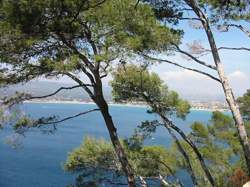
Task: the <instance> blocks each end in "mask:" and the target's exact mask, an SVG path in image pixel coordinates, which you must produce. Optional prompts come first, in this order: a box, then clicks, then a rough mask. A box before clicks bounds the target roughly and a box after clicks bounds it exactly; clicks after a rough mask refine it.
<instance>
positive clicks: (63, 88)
mask: <svg viewBox="0 0 250 187" xmlns="http://www.w3.org/2000/svg"><path fill="white" fill-rule="evenodd" d="M84 85H85V86H92V85H91V84H84ZM79 87H82V85H76V86H71V87H60V88H59V89H58V90H56V91H55V92H53V93H51V94H48V95H43V96H31V97H29V98H27V100H31V99H43V98H46V97H51V96H53V95H56V94H57V93H58V92H60V91H61V90H72V89H74V88H79Z"/></svg>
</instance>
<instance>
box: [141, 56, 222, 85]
mask: <svg viewBox="0 0 250 187" xmlns="http://www.w3.org/2000/svg"><path fill="white" fill-rule="evenodd" d="M143 56H144V57H146V58H148V59H150V60H153V61H159V62H166V63H168V64H172V65H175V66H177V67H180V68H183V69H186V70H190V71H194V72H196V73H199V74H202V75H205V76H207V77H209V78H211V79H213V80H215V81H217V82H219V83H221V81H220V79H218V78H217V77H214V76H213V75H211V74H209V73H206V72H204V71H201V70H198V69H194V68H188V67H185V66H182V65H180V64H178V63H176V62H172V61H170V60H165V59H157V58H154V57H150V56H148V55H145V54H143Z"/></svg>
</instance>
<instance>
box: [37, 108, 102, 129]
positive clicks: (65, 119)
mask: <svg viewBox="0 0 250 187" xmlns="http://www.w3.org/2000/svg"><path fill="white" fill-rule="evenodd" d="M99 110H100V109H98V108H96V109H92V110H87V111H84V112H81V113H78V114H76V115H73V116H69V117H66V118H63V119H61V120H58V121H52V122H39V120H38V122H37V125H38V126H37V127H41V126H42V125H49V124H57V123H61V122H64V121H67V120H70V119H73V118H76V117H79V116H82V115H85V114H88V113H90V112H95V111H99Z"/></svg>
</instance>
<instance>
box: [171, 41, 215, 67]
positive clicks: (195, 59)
mask: <svg viewBox="0 0 250 187" xmlns="http://www.w3.org/2000/svg"><path fill="white" fill-rule="evenodd" d="M173 45H174V46H175V47H176V49H177V51H178V52H180V53H182V54H184V55H186V56H188V57H190V58H191V59H192V60H194V61H195V62H197V63H199V64H201V65H203V66H206V67H207V68H210V69H213V70H216V66H213V65H210V64H207V63H206V62H204V61H201V60H199V59H198V58H196V57H195V56H193V55H191V54H190V53H188V52H186V51H183V50H182V49H181V48H180V47H179V46H178V45H176V44H174V43H173Z"/></svg>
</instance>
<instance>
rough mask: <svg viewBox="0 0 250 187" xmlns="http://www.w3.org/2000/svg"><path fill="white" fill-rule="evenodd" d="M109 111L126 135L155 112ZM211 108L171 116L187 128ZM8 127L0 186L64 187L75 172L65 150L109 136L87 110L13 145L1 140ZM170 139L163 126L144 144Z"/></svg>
mask: <svg viewBox="0 0 250 187" xmlns="http://www.w3.org/2000/svg"><path fill="white" fill-rule="evenodd" d="M91 108H95V106H94V105H91V104H84V105H79V104H30V103H29V104H25V105H24V106H23V109H24V111H25V112H26V113H27V114H29V115H30V116H32V117H37V118H38V117H42V116H50V115H54V114H55V115H58V116H60V117H62V118H63V117H67V116H70V115H74V114H76V113H79V112H82V111H85V110H88V109H91ZM110 109H111V114H112V117H113V119H114V121H115V124H116V126H117V129H118V133H119V135H120V137H128V136H129V135H131V134H132V133H133V130H134V128H135V127H136V126H137V125H139V124H140V122H141V121H142V120H152V119H155V118H156V116H154V115H152V114H147V113H146V108H139V107H128V106H111V107H110ZM210 116H211V112H207V111H192V112H191V113H190V114H189V115H188V117H187V119H186V121H181V120H177V119H173V120H174V121H175V122H176V123H177V124H178V126H179V127H181V128H182V129H183V130H184V131H186V132H188V131H189V124H191V123H192V122H193V121H203V122H207V121H208V120H209V118H210ZM10 134H11V130H8V129H5V130H3V131H0V187H64V186H66V185H67V184H70V183H73V182H74V178H75V177H74V176H73V175H71V174H68V173H65V172H64V171H63V170H62V164H63V162H64V161H65V160H66V158H67V154H68V153H69V152H70V151H72V150H73V149H74V148H75V147H77V146H79V145H80V144H81V142H82V140H83V138H84V136H86V135H90V136H95V137H102V138H108V132H107V130H106V128H105V125H104V122H103V119H102V118H101V115H100V114H99V113H98V112H96V113H90V114H88V115H85V116H82V117H78V118H75V119H72V120H70V121H67V122H64V123H62V124H60V125H59V126H58V130H57V131H56V133H55V134H53V135H45V134H42V133H41V132H40V131H38V130H32V131H31V132H29V133H27V135H26V137H25V138H24V140H23V145H22V147H20V148H19V149H17V150H16V149H12V148H11V147H10V146H9V145H7V144H5V143H4V140H5V139H6V137H7V136H8V135H10ZM170 143H171V139H170V138H169V136H168V133H167V131H166V130H165V129H158V130H157V132H156V134H155V135H154V138H153V139H152V140H149V141H148V142H147V144H161V145H164V146H168V145H170ZM181 175H182V178H183V180H184V183H186V184H188V185H187V186H190V185H189V184H190V179H189V177H188V176H186V175H185V174H183V173H182V174H181Z"/></svg>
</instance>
